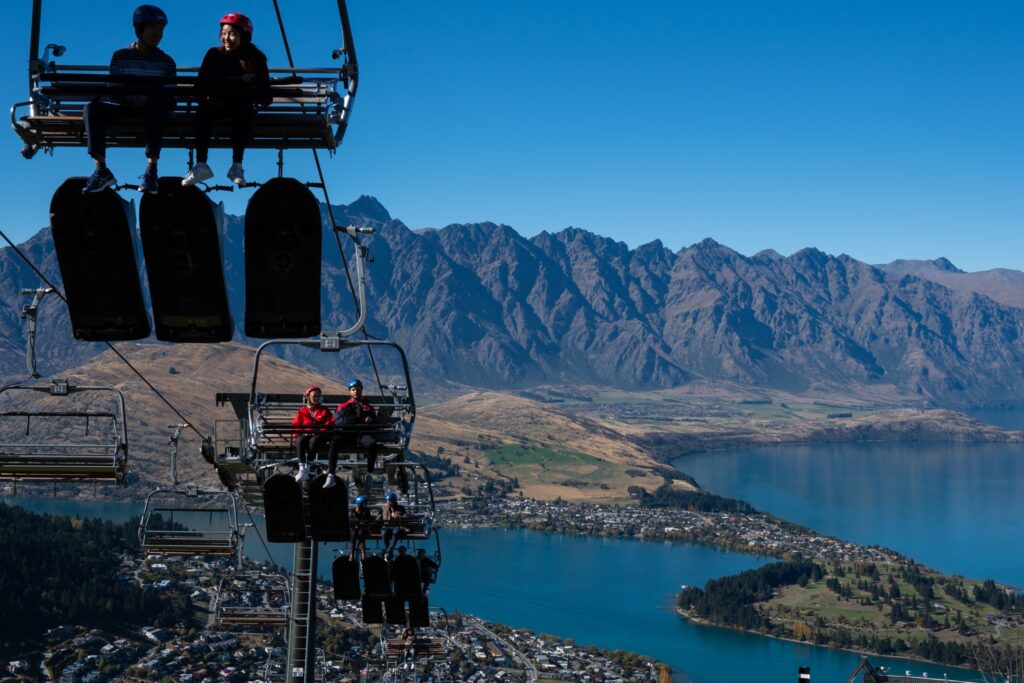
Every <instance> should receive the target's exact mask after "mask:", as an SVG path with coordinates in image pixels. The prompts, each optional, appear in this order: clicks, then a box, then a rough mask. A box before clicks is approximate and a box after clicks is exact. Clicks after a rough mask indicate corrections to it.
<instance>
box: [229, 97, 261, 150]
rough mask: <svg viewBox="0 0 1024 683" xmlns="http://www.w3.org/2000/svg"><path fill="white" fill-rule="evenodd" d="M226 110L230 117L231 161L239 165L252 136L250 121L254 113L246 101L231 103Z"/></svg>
mask: <svg viewBox="0 0 1024 683" xmlns="http://www.w3.org/2000/svg"><path fill="white" fill-rule="evenodd" d="M228 110H229V111H228V115H229V116H230V117H231V161H232V162H233V163H238V164H240V163H242V158H243V157H244V156H245V147H246V145H248V144H249V138H250V137H251V136H252V120H253V117H254V116H255V115H256V112H255V110H254V109H253V108H252V104H251V103H250V102H249V101H248V100H236V101H233V102H232V103H231V105H230V106H229V107H228Z"/></svg>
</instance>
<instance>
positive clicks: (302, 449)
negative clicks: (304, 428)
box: [295, 434, 313, 482]
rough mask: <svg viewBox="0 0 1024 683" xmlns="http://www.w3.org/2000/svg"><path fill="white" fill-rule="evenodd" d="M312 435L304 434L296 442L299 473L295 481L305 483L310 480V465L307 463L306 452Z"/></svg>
mask: <svg viewBox="0 0 1024 683" xmlns="http://www.w3.org/2000/svg"><path fill="white" fill-rule="evenodd" d="M312 436H313V435H312V434H303V435H302V436H300V437H299V438H298V440H297V441H296V442H295V455H296V457H297V458H298V459H299V472H298V474H296V475H295V481H298V482H303V481H306V480H307V479H309V465H308V464H307V462H306V451H307V450H308V449H309V440H310V439H311V438H312Z"/></svg>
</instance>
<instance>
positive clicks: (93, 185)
mask: <svg viewBox="0 0 1024 683" xmlns="http://www.w3.org/2000/svg"><path fill="white" fill-rule="evenodd" d="M116 111H117V110H116V105H113V104H110V103H108V102H99V101H93V102H89V103H88V104H86V105H85V106H84V107H82V119H83V122H84V123H85V139H86V143H87V144H88V150H89V156H91V157H92V158H93V160H95V162H96V170H94V171H93V172H92V175H91V176H89V179H88V180H86V181H85V187H84V188H83V189H82V192H101V191H103V190H105V189H107V188H108V187H111V186H113V185H116V184H117V179H116V178H115V177H114V174H113V173H111V172H110V169H108V168H107V124H108V123H109V122H110V119H111V118H113V117H114V116H115V115H116Z"/></svg>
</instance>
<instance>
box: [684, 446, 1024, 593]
mask: <svg viewBox="0 0 1024 683" xmlns="http://www.w3.org/2000/svg"><path fill="white" fill-rule="evenodd" d="M675 465H676V467H678V468H679V469H681V470H682V471H684V472H686V473H687V474H689V475H692V476H693V477H694V478H696V479H697V481H698V482H699V483H700V484H701V485H702V486H705V487H707V488H709V489H710V490H712V491H714V492H715V493H718V494H720V495H724V496H728V497H730V498H740V499H742V500H745V501H747V502H748V503H750V504H751V505H753V506H754V507H756V508H758V509H760V510H764V511H766V512H771V513H773V514H775V515H778V516H780V517H783V518H785V519H788V520H790V521H793V522H797V523H799V524H804V525H807V526H809V527H811V528H813V529H816V530H818V531H821V532H823V533H827V534H832V535H835V536H839V537H841V538H844V539H847V540H851V541H856V542H857V543H862V544H873V543H877V544H880V545H883V546H886V547H889V548H892V549H894V550H897V551H899V552H901V553H904V554H906V555H909V556H910V557H912V558H914V559H915V560H917V561H919V562H922V563H924V564H926V565H928V566H931V567H933V568H935V569H938V570H940V571H942V572H945V573H960V574H964V575H966V576H970V577H973V578H993V579H996V580H997V581H1001V582H1004V583H1008V584H1011V585H1014V586H1017V587H1024V546H1022V545H1021V543H1020V539H1021V533H1022V531H1024V521H1022V520H1024V496H1022V495H1021V491H1024V444H923V443H912V444H887V443H860V444H833V445H822V446H784V447H777V448H754V449H748V450H744V451H730V452H718V453H705V454H698V455H692V456H685V457H683V458H680V459H679V460H677V461H676V462H675Z"/></svg>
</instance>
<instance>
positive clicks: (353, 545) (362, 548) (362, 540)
mask: <svg viewBox="0 0 1024 683" xmlns="http://www.w3.org/2000/svg"><path fill="white" fill-rule="evenodd" d="M355 503H356V506H355V507H354V508H352V515H351V517H350V519H349V529H350V531H349V551H348V559H349V560H354V559H355V557H356V549H357V548H358V549H359V559H360V560H362V559H365V558H366V537H367V536H368V535H369V533H370V523H371V522H372V521H373V517H374V515H373V512H372V511H371V510H370V506H369V505H367V504H366V496H357V497H356V500H355Z"/></svg>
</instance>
